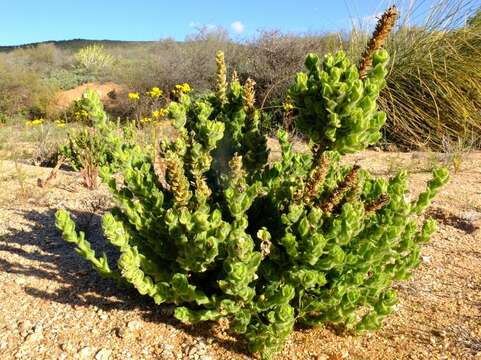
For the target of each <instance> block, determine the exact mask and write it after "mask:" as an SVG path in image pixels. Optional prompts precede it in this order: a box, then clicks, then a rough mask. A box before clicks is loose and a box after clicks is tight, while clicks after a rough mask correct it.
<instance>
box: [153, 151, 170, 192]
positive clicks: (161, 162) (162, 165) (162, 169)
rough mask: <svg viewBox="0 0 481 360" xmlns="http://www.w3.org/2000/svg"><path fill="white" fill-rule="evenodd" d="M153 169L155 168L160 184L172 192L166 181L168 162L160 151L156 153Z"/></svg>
mask: <svg viewBox="0 0 481 360" xmlns="http://www.w3.org/2000/svg"><path fill="white" fill-rule="evenodd" d="M153 168H154V173H155V175H156V176H157V180H158V181H159V184H160V185H161V186H162V187H163V188H164V189H165V190H170V185H169V184H168V183H167V180H166V179H165V176H166V170H167V162H166V161H165V159H164V158H163V157H162V156H161V155H160V153H159V151H156V153H155V159H154V163H153Z"/></svg>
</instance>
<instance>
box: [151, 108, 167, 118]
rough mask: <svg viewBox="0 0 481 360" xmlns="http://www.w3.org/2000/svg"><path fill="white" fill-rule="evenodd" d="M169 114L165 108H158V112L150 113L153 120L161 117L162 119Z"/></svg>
mask: <svg viewBox="0 0 481 360" xmlns="http://www.w3.org/2000/svg"><path fill="white" fill-rule="evenodd" d="M168 113H169V111H168V110H167V109H165V108H160V109H158V110H155V111H152V116H153V117H154V118H155V119H158V118H161V117H164V116H165V115H167V114H168Z"/></svg>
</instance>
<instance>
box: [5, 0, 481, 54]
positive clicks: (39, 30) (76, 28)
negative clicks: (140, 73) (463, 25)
mask: <svg viewBox="0 0 481 360" xmlns="http://www.w3.org/2000/svg"><path fill="white" fill-rule="evenodd" d="M399 1H403V0H397V2H399ZM406 1H408V0H406ZM406 1H405V2H406ZM478 1H481V0H478ZM417 2H418V3H419V5H418V9H417V13H418V14H422V13H423V12H425V11H426V9H427V8H429V6H430V4H432V3H433V2H435V0H417ZM387 4H388V2H387V1H383V0H381V1H380V0H340V1H336V0H305V1H302V0H287V1H286V0H277V1H276V0H267V1H261V0H257V1H253V0H244V1H213V0H198V1H194V0H177V1H162V0H158V1H154V0H115V1H114V0H0V5H1V7H0V9H1V18H0V29H1V31H0V45H18V44H24V43H30V42H37V41H47V40H66V39H73V38H85V39H110V40H158V39H161V38H166V37H170V38H175V39H176V40H183V39H185V37H186V35H188V34H192V33H194V32H195V28H196V27H201V26H207V27H209V28H214V27H216V26H221V27H224V28H225V29H227V30H228V31H229V33H230V34H231V36H232V37H233V38H239V39H241V38H249V37H251V36H253V35H255V33H256V31H257V30H259V29H278V30H281V31H285V32H301V33H302V32H309V31H313V32H326V31H332V30H339V29H348V28H349V27H350V23H351V21H352V20H353V19H356V21H359V20H360V21H361V22H363V23H365V24H370V23H372V22H373V19H374V17H373V15H376V14H379V13H380V12H382V10H383V9H384V8H386V7H387Z"/></svg>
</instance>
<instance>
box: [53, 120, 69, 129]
mask: <svg viewBox="0 0 481 360" xmlns="http://www.w3.org/2000/svg"><path fill="white" fill-rule="evenodd" d="M55 125H57V127H58V128H64V127H65V125H67V124H65V123H64V122H63V121H62V120H55Z"/></svg>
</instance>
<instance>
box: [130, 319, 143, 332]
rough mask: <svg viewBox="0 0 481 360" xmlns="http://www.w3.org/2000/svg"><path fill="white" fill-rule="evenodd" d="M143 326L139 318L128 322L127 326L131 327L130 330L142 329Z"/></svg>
mask: <svg viewBox="0 0 481 360" xmlns="http://www.w3.org/2000/svg"><path fill="white" fill-rule="evenodd" d="M141 327H142V324H141V323H140V321H137V320H132V321H129V322H128V323H127V328H129V330H133V331H135V330H140V328H141Z"/></svg>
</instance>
